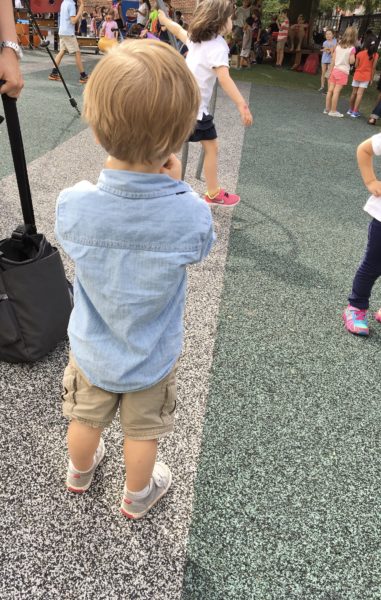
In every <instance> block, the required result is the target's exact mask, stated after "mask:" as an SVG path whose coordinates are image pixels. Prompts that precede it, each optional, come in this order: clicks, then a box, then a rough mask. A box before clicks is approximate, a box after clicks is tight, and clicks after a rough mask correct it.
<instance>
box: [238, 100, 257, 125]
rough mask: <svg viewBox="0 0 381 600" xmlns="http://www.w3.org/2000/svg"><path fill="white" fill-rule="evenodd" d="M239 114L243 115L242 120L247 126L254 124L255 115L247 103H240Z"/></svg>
mask: <svg viewBox="0 0 381 600" xmlns="http://www.w3.org/2000/svg"><path fill="white" fill-rule="evenodd" d="M238 110H239V114H240V115H241V121H242V123H243V124H244V125H245V127H250V125H252V124H253V120H254V119H253V115H252V114H251V112H250V109H249V107H248V106H247V104H240V105H239V107H238Z"/></svg>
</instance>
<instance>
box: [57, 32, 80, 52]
mask: <svg viewBox="0 0 381 600" xmlns="http://www.w3.org/2000/svg"><path fill="white" fill-rule="evenodd" d="M60 50H66V52H68V53H69V54H75V52H79V45H78V40H77V38H76V37H75V35H60Z"/></svg>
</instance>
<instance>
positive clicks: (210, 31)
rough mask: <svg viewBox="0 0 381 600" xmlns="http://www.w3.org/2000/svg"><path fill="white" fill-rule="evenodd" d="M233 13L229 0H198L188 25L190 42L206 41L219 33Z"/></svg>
mask: <svg viewBox="0 0 381 600" xmlns="http://www.w3.org/2000/svg"><path fill="white" fill-rule="evenodd" d="M232 14H233V5H232V3H231V1H230V0H200V1H199V3H198V4H197V6H196V9H195V12H194V17H193V19H192V22H191V24H190V25H189V39H190V40H191V41H192V42H196V43H197V42H207V41H209V40H212V39H213V38H215V37H216V36H217V35H218V34H219V33H221V32H222V31H223V30H224V28H225V25H226V22H227V20H228V18H229V17H231V16H232Z"/></svg>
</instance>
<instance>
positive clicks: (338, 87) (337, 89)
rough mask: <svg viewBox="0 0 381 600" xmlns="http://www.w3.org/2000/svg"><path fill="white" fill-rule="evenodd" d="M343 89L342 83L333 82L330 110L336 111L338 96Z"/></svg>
mask: <svg viewBox="0 0 381 600" xmlns="http://www.w3.org/2000/svg"><path fill="white" fill-rule="evenodd" d="M342 89H343V86H342V85H339V84H337V83H336V84H335V86H334V89H333V94H332V103H331V112H336V111H337V104H338V102H339V96H340V92H341V90H342Z"/></svg>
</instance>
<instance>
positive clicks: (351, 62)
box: [319, 27, 379, 124]
mask: <svg viewBox="0 0 381 600" xmlns="http://www.w3.org/2000/svg"><path fill="white" fill-rule="evenodd" d="M325 37H326V39H325V41H324V42H323V45H322V48H321V54H322V59H321V85H320V89H319V91H323V92H324V91H325V82H326V81H327V82H328V91H327V96H326V103H325V109H324V111H323V112H324V114H328V115H329V116H330V117H339V118H343V117H344V114H343V113H341V112H339V111H338V110H337V106H338V101H339V98H340V94H341V92H342V90H343V88H344V87H345V86H346V85H347V84H348V81H349V76H350V72H351V69H352V70H353V77H352V93H351V96H350V100H349V106H348V110H347V115H348V116H350V117H352V118H358V117H360V110H359V109H360V104H361V101H362V98H363V95H364V92H365V90H366V89H367V88H368V87H369V86H370V85H372V83H373V80H374V75H375V71H376V66H377V61H378V58H379V56H378V39H377V38H376V36H374V35H373V33H372V32H371V31H370V30H369V31H367V32H366V34H365V36H364V39H363V40H362V42H360V41H359V40H358V31H357V29H356V28H355V27H348V28H347V29H346V30H345V31H344V33H343V35H342V36H341V37H340V39H339V40H336V37H335V35H334V32H333V31H332V30H330V29H327V31H326V32H325ZM375 121H376V119H375V117H374V116H372V117H371V118H370V121H368V122H370V124H374V123H375Z"/></svg>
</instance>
